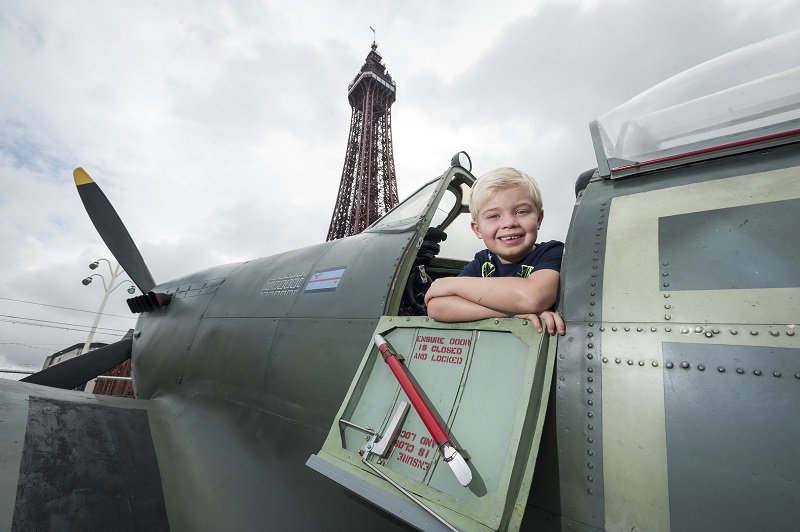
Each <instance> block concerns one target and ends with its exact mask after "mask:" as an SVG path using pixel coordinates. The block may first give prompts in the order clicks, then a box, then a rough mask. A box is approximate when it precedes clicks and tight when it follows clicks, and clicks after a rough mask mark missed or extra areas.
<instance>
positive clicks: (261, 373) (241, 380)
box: [181, 317, 278, 404]
mask: <svg viewBox="0 0 800 532" xmlns="http://www.w3.org/2000/svg"><path fill="white" fill-rule="evenodd" d="M277 328H278V319H277V318H207V317H206V318H203V319H202V320H201V321H200V324H199V327H198V329H197V334H196V335H195V338H194V340H193V342H192V349H191V352H190V355H189V359H188V361H187V363H186V369H185V370H184V372H183V378H182V381H181V386H191V387H192V388H193V389H196V390H197V391H199V392H201V393H207V394H210V395H218V396H219V397H221V398H223V399H227V400H231V401H238V402H242V403H245V404H259V403H260V402H261V401H262V399H263V396H264V383H265V380H266V372H267V364H268V362H269V354H270V347H271V346H272V342H273V338H274V336H275V331H276V330H277ZM198 352H200V353H202V355H198V354H197V353H198Z"/></svg>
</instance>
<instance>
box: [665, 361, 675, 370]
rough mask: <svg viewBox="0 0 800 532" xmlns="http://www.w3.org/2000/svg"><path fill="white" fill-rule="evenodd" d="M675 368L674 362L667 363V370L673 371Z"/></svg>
mask: <svg viewBox="0 0 800 532" xmlns="http://www.w3.org/2000/svg"><path fill="white" fill-rule="evenodd" d="M674 367H675V364H673V363H672V362H667V369H672V368H674Z"/></svg>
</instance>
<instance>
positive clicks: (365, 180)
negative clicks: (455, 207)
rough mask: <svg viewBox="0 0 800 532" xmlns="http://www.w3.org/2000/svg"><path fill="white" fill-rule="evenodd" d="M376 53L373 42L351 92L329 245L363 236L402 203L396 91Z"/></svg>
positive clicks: (349, 93) (351, 84) (349, 92)
mask: <svg viewBox="0 0 800 532" xmlns="http://www.w3.org/2000/svg"><path fill="white" fill-rule="evenodd" d="M370 29H371V30H372V31H373V36H374V32H375V30H374V29H373V28H372V27H371V26H370ZM377 48H378V45H377V43H376V42H375V41H373V42H372V46H371V50H370V52H369V53H368V54H367V58H366V60H365V61H364V65H363V66H362V67H361V70H360V71H359V72H358V74H356V77H355V78H354V79H353V81H352V82H351V83H350V85H349V86H348V91H347V99H348V101H349V102H350V107H352V109H353V111H352V114H351V116H350V134H349V136H348V139H347V150H346V151H345V157H344V168H343V169H342V179H341V182H340V183H339V193H338V195H337V198H336V205H335V207H334V209H333V216H332V217H331V224H330V227H329V228H328V238H327V240H336V239H337V238H344V237H346V236H351V235H356V234H358V233H360V232H361V231H363V230H364V229H366V228H367V227H368V226H369V225H370V224H372V222H374V221H375V220H377V219H378V218H380V217H381V216H383V215H384V214H385V213H386V212H387V211H389V209H391V208H392V207H394V206H395V205H397V203H398V199H397V179H396V176H395V168H394V151H393V149H392V115H391V112H392V104H393V103H394V101H395V95H396V90H397V88H396V85H395V82H394V80H393V79H392V77H391V76H390V75H389V73H388V72H387V71H386V67H385V66H384V65H383V62H382V58H381V55H380V54H379V53H378V50H377Z"/></svg>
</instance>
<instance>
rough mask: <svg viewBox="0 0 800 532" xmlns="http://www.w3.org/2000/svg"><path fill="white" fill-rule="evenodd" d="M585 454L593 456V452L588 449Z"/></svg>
mask: <svg viewBox="0 0 800 532" xmlns="http://www.w3.org/2000/svg"><path fill="white" fill-rule="evenodd" d="M586 454H588V455H589V456H594V451H593V450H591V449H589V450H588V451H586Z"/></svg>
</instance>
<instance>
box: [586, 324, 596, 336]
mask: <svg viewBox="0 0 800 532" xmlns="http://www.w3.org/2000/svg"><path fill="white" fill-rule="evenodd" d="M591 326H592V324H591V323H590V324H589V327H591ZM586 336H588V337H589V338H592V337H593V336H594V333H593V332H590V333H589V334H587V335H586Z"/></svg>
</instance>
